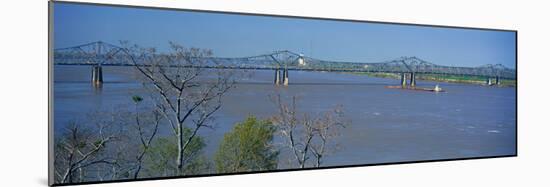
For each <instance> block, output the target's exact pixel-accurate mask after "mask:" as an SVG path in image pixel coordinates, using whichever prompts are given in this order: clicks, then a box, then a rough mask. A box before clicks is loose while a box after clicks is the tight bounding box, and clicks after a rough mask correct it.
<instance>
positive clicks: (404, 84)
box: [401, 73, 407, 87]
mask: <svg viewBox="0 0 550 187" xmlns="http://www.w3.org/2000/svg"><path fill="white" fill-rule="evenodd" d="M401 86H402V87H407V75H406V74H405V73H401Z"/></svg>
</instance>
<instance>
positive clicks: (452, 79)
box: [352, 72, 516, 87]
mask: <svg viewBox="0 0 550 187" xmlns="http://www.w3.org/2000/svg"><path fill="white" fill-rule="evenodd" d="M352 74H354V75H367V76H370V77H380V78H389V79H401V75H400V74H396V73H370V72H354V73H352ZM416 80H426V81H436V82H449V83H463V84H485V81H487V79H486V78H485V77H480V76H468V75H466V76H459V75H439V74H418V75H416ZM491 81H492V82H493V83H494V82H495V79H492V80H491ZM499 86H501V87H515V86H516V80H501V81H500V85H499Z"/></svg>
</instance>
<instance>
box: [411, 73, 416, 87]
mask: <svg viewBox="0 0 550 187" xmlns="http://www.w3.org/2000/svg"><path fill="white" fill-rule="evenodd" d="M410 84H411V87H415V86H416V74H415V73H414V72H413V73H411V83H410Z"/></svg>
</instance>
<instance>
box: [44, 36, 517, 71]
mask: <svg viewBox="0 0 550 187" xmlns="http://www.w3.org/2000/svg"><path fill="white" fill-rule="evenodd" d="M128 55H134V54H133V52H131V51H129V50H125V49H124V48H121V47H118V46H116V45H112V44H109V43H106V42H101V41H98V42H92V43H87V44H83V45H78V46H73V47H67V48H59V49H55V50H54V64H55V65H95V66H97V65H99V66H101V65H105V66H133V65H135V64H133V63H131V62H130V61H128V58H127V57H128ZM159 55H162V54H159ZM202 60H204V61H206V62H207V63H205V64H202V65H201V66H202V67H204V68H219V69H273V70H277V69H285V70H294V71H328V72H374V73H377V72H379V73H415V74H442V75H461V76H465V75H469V76H480V77H498V78H500V79H516V71H515V69H511V68H507V67H505V66H503V65H501V64H496V65H493V64H488V65H484V66H478V67H455V66H444V65H438V64H434V63H431V62H427V61H424V60H422V59H420V58H417V57H400V58H397V59H393V60H388V61H383V62H342V61H329V60H321V59H316V58H313V57H308V56H304V55H301V54H298V53H295V52H291V51H286V50H284V51H275V52H272V53H269V54H262V55H256V56H249V57H231V58H228V57H202ZM138 65H139V64H138Z"/></svg>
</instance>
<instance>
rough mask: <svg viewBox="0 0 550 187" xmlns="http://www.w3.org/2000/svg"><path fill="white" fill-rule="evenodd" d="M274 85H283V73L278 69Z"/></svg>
mask: <svg viewBox="0 0 550 187" xmlns="http://www.w3.org/2000/svg"><path fill="white" fill-rule="evenodd" d="M274 84H275V85H279V84H281V71H280V70H279V69H276V70H275V80H274Z"/></svg>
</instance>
